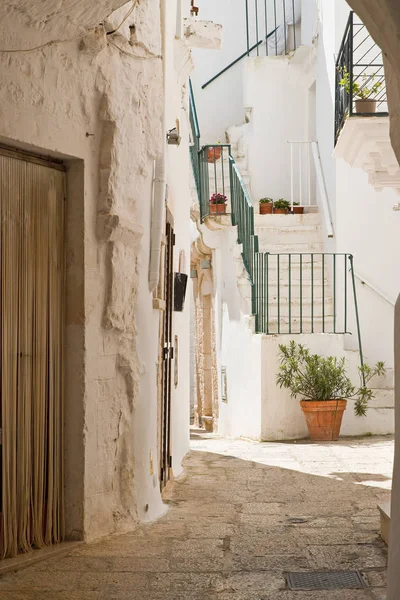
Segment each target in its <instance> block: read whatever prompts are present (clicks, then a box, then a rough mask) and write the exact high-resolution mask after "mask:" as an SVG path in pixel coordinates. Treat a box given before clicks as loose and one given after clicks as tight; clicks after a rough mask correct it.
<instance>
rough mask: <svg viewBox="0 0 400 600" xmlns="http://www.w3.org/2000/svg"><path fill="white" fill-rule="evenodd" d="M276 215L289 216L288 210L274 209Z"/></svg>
mask: <svg viewBox="0 0 400 600" xmlns="http://www.w3.org/2000/svg"><path fill="white" fill-rule="evenodd" d="M274 214H275V215H287V208H274Z"/></svg>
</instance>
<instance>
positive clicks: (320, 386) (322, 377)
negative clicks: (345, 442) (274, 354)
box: [276, 340, 386, 440]
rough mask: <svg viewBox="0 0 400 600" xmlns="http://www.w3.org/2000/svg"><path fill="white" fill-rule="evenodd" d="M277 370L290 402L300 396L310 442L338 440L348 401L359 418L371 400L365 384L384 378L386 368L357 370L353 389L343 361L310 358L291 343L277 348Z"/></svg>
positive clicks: (312, 356)
mask: <svg viewBox="0 0 400 600" xmlns="http://www.w3.org/2000/svg"><path fill="white" fill-rule="evenodd" d="M279 360H280V366H279V371H278V374H277V378H276V381H277V384H278V385H279V387H280V388H284V389H288V390H290V394H291V396H292V398H296V397H298V396H300V397H301V398H302V400H301V402H300V404H301V408H302V410H303V412H304V414H305V416H306V421H307V426H308V429H309V432H310V436H311V439H314V440H337V439H338V437H339V432H340V426H341V422H342V418H343V412H344V410H345V409H346V404H347V400H355V403H354V412H355V414H356V415H357V416H359V417H362V416H365V415H366V413H367V408H368V402H369V401H370V400H371V399H372V398H374V394H373V391H372V389H370V388H368V383H369V382H370V381H371V379H372V378H373V377H375V376H378V377H382V376H384V375H385V374H386V369H385V364H384V363H383V362H377V363H376V365H375V366H374V367H370V366H369V365H367V364H364V365H363V366H361V367H359V368H358V372H359V376H360V385H359V386H354V385H353V383H352V382H351V380H350V379H349V377H348V375H347V372H346V359H345V358H338V357H336V356H320V355H319V354H312V353H311V352H310V350H309V349H308V348H306V347H305V346H304V345H302V344H296V342H295V341H294V340H292V341H291V342H290V343H289V344H288V345H284V344H281V345H280V346H279Z"/></svg>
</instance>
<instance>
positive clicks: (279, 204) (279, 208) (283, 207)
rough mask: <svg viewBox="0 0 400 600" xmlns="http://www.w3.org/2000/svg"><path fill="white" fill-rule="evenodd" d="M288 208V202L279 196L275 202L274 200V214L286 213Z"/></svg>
mask: <svg viewBox="0 0 400 600" xmlns="http://www.w3.org/2000/svg"><path fill="white" fill-rule="evenodd" d="M289 208H290V202H288V201H287V200H284V199H283V198H280V199H279V200H277V201H276V202H274V213H275V214H276V215H287V213H288V210H289Z"/></svg>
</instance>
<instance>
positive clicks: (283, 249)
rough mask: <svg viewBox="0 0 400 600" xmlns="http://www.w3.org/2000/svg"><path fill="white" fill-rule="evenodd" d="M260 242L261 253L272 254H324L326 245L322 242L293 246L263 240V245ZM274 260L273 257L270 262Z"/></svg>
mask: <svg viewBox="0 0 400 600" xmlns="http://www.w3.org/2000/svg"><path fill="white" fill-rule="evenodd" d="M258 242H259V250H260V252H270V253H271V254H293V253H298V254H322V253H323V252H324V244H323V243H322V242H315V243H311V244H307V243H304V242H300V243H293V244H290V243H288V244H284V243H282V244H271V243H270V242H264V240H262V242H263V243H261V242H260V239H259V240H258ZM272 259H273V257H272V256H271V258H270V260H272ZM321 260H322V258H321ZM299 262H300V259H299ZM310 262H311V258H310Z"/></svg>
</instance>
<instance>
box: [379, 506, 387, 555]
mask: <svg viewBox="0 0 400 600" xmlns="http://www.w3.org/2000/svg"><path fill="white" fill-rule="evenodd" d="M378 510H379V513H380V516H381V536H382V539H383V541H384V542H385V544H387V545H389V530H390V502H382V504H378Z"/></svg>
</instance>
